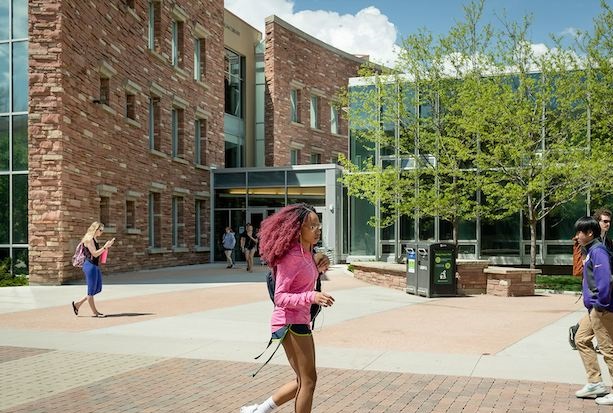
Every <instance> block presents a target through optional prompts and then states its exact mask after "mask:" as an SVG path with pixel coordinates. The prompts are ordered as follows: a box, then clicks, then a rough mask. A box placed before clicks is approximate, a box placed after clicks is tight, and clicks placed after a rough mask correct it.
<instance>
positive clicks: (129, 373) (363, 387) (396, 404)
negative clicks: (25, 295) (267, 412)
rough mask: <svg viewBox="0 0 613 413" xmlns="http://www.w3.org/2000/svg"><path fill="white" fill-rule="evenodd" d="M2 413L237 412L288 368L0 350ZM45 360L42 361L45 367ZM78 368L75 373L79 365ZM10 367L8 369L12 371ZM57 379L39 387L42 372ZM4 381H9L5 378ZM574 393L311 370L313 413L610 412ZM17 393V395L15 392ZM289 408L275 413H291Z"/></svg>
mask: <svg viewBox="0 0 613 413" xmlns="http://www.w3.org/2000/svg"><path fill="white" fill-rule="evenodd" d="M0 356H1V357H0V371H2V379H1V380H2V381H1V382H0V383H1V385H2V387H1V388H0V392H1V393H2V404H3V407H4V409H3V410H1V411H2V412H3V413H5V412H6V413H8V412H15V413H17V412H20V413H56V412H58V413H59V412H62V413H64V412H100V413H103V412H104V413H115V412H117V413H119V412H126V413H128V412H129V413H132V412H134V413H136V412H143V413H145V412H176V413H182V412H185V413H191V412H207V413H220V412H221V413H225V412H228V413H231V412H238V411H239V409H240V406H241V405H244V404H252V403H254V402H257V401H261V400H264V399H265V398H267V397H268V396H269V395H270V393H271V391H272V390H273V389H275V388H277V387H278V386H280V385H281V384H283V383H284V382H286V381H287V380H291V378H292V372H291V370H290V369H289V368H288V367H284V366H277V365H269V366H266V368H265V369H264V370H262V372H260V374H258V376H256V377H255V378H252V377H251V375H250V373H251V372H253V371H254V369H255V368H256V367H257V366H258V365H256V364H250V363H238V362H224V361H209V360H193V359H179V358H171V359H159V358H158V359H156V358H153V357H151V358H147V357H141V356H126V355H109V354H96V353H76V352H66V351H44V350H30V349H23V348H18V347H2V348H0ZM16 361H20V362H21V363H26V364H28V365H37V368H36V369H32V368H31V367H30V368H28V370H29V371H30V374H31V375H32V376H30V377H28V381H29V384H28V385H27V393H28V400H25V399H23V398H22V399H20V398H18V397H14V396H12V395H13V394H14V393H9V392H8V387H6V386H8V385H9V384H10V383H9V380H11V381H12V382H14V384H16V385H19V386H24V385H25V384H24V383H23V382H22V381H20V379H19V377H20V376H19V375H18V374H17V376H15V371H14V367H13V365H12V364H11V363H15V362H16ZM51 361H52V362H51ZM79 364H80V365H79ZM15 365H16V364H15ZM51 372H53V373H55V375H56V377H58V378H57V380H55V382H54V383H50V382H49V377H50V373H51ZM7 373H10V374H7ZM576 387H577V386H576V385H568V384H558V383H544V382H531V381H516V380H497V379H485V378H470V377H454V376H438V375H420V374H401V373H392V372H374V371H360V370H340V369H327V368H321V369H319V378H318V385H317V390H316V394H315V404H314V409H313V412H322V413H323V412H325V413H338V412H346V413H357V412H364V413H366V412H372V413H399V412H419V413H422V412H423V413H429V412H432V413H443V412H448V413H454V412H468V413H498V412H508V413H516V412H517V413H519V412H524V413H526V412H535V413H536V412H538V413H541V412H552V413H554V412H555V413H565V412H572V413H577V412H586V413H589V412H611V411H613V410H612V409H613V407H608V406H598V405H596V404H595V403H594V401H592V400H580V399H577V398H575V397H574V392H575V390H576ZM21 390H22V392H23V390H26V389H25V388H23V387H22V388H21ZM292 411H293V408H292V406H291V405H286V406H284V407H282V408H280V409H278V410H277V412H278V413H289V412H292Z"/></svg>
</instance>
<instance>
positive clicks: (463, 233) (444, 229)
mask: <svg viewBox="0 0 613 413" xmlns="http://www.w3.org/2000/svg"><path fill="white" fill-rule="evenodd" d="M439 239H440V240H451V239H453V226H452V225H451V222H449V221H446V220H444V219H440V220H439ZM475 239H477V225H476V223H475V221H460V224H459V226H458V240H475Z"/></svg>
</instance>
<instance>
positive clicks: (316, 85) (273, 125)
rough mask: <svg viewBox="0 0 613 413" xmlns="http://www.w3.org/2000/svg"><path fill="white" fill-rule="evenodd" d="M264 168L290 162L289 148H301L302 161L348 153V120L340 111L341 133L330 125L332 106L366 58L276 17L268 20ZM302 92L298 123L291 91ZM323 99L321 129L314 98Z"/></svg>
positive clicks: (326, 159) (323, 160)
mask: <svg viewBox="0 0 613 413" xmlns="http://www.w3.org/2000/svg"><path fill="white" fill-rule="evenodd" d="M264 59H265V72H266V98H265V135H266V138H265V139H266V141H265V142H266V143H265V148H266V149H265V163H266V166H283V165H289V164H290V161H291V159H290V151H291V149H295V150H298V153H299V159H298V164H308V163H311V155H312V154H319V155H320V157H321V161H320V162H319V163H336V160H337V157H338V155H339V154H345V155H347V152H348V139H347V135H348V130H347V121H346V119H343V113H342V110H340V109H339V111H338V113H339V119H340V121H339V122H340V125H339V130H338V133H337V134H334V133H332V132H331V129H330V118H331V114H330V104H333V103H334V102H335V99H336V97H337V94H338V92H339V91H340V90H341V88H343V87H346V86H347V80H348V78H349V77H354V76H357V73H358V69H359V67H360V66H361V65H362V64H363V63H364V60H362V59H360V58H357V57H355V56H353V55H350V54H348V53H345V52H343V51H341V50H338V49H335V48H333V47H332V46H329V45H327V44H325V43H323V42H321V41H319V40H317V39H315V38H313V37H311V36H309V35H308V34H306V33H304V32H302V31H300V30H298V29H296V28H295V27H293V26H290V25H289V24H287V23H286V22H284V21H283V20H281V19H279V18H278V17H276V16H272V17H271V18H268V19H267V20H266V51H265V56H264ZM292 89H296V90H298V91H299V94H298V111H299V122H293V121H292V118H291V104H290V93H291V90H292ZM312 95H315V96H318V99H319V118H320V122H319V128H312V127H311V123H310V113H311V112H310V104H311V96H312Z"/></svg>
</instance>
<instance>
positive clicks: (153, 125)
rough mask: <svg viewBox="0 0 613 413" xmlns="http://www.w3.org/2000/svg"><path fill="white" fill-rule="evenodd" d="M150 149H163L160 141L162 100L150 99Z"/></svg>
mask: <svg viewBox="0 0 613 413" xmlns="http://www.w3.org/2000/svg"><path fill="white" fill-rule="evenodd" d="M148 124H149V149H154V150H156V151H159V150H160V149H161V147H162V145H161V139H160V99H159V98H157V97H151V98H149V121H148Z"/></svg>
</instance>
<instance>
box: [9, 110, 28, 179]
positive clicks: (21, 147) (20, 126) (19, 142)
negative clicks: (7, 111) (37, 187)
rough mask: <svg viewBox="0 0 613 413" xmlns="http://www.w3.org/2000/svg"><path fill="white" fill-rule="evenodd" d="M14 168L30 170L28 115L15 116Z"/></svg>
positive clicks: (16, 169) (15, 169)
mask: <svg viewBox="0 0 613 413" xmlns="http://www.w3.org/2000/svg"><path fill="white" fill-rule="evenodd" d="M13 170H14V171H27V170H28V115H17V116H13Z"/></svg>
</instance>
